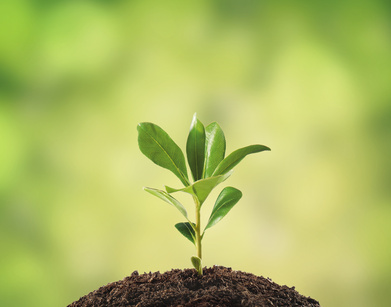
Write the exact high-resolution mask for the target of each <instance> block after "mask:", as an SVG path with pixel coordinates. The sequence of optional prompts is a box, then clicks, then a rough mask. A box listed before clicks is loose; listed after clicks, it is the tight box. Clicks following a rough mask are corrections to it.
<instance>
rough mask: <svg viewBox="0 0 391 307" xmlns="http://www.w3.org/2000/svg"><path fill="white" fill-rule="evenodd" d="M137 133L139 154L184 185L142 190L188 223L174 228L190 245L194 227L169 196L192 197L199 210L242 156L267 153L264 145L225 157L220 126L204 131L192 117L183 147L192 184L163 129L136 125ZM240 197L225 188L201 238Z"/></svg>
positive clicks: (184, 211)
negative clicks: (155, 197)
mask: <svg viewBox="0 0 391 307" xmlns="http://www.w3.org/2000/svg"><path fill="white" fill-rule="evenodd" d="M137 130H138V144H139V148H140V150H141V152H142V153H143V154H144V155H145V156H146V157H148V158H149V159H150V160H152V161H153V162H154V163H155V164H157V165H159V166H161V167H163V168H166V169H168V170H170V171H171V172H173V173H174V174H175V175H176V176H177V177H178V178H179V180H180V181H181V182H182V184H183V185H184V187H183V188H179V189H176V188H171V187H168V186H165V191H163V190H158V189H153V188H144V189H145V190H146V191H147V192H149V193H151V194H152V195H155V196H157V197H158V198H160V199H162V200H163V201H165V202H167V203H169V204H171V205H173V206H174V207H176V208H177V209H178V210H179V211H180V213H181V214H182V215H183V216H184V217H185V218H186V220H187V222H185V223H178V224H176V225H175V227H176V228H177V229H178V231H179V232H180V233H181V234H182V235H184V236H185V237H186V238H187V239H189V240H190V241H191V242H192V243H193V244H196V234H195V229H196V228H195V227H196V225H195V224H194V223H192V222H191V221H190V220H189V218H188V215H187V211H186V209H185V207H184V206H183V205H182V204H181V203H180V202H179V201H178V200H177V199H175V198H174V197H173V196H172V195H171V193H174V192H178V191H182V192H186V193H189V194H191V195H192V196H193V198H194V200H195V202H196V206H197V210H200V208H201V206H202V204H203V203H204V201H205V200H206V198H207V197H208V195H209V194H210V192H211V191H212V190H213V189H214V188H215V187H216V186H217V185H218V184H220V183H222V182H223V181H225V180H226V179H227V178H228V177H229V176H230V175H231V173H232V169H233V168H234V167H235V166H236V165H237V164H238V163H239V162H240V161H241V160H242V159H243V158H244V157H245V156H247V155H249V154H252V153H257V152H261V151H265V150H270V148H268V147H266V146H264V145H250V146H246V147H243V148H240V149H238V150H235V151H234V152H232V153H231V154H230V155H228V156H227V157H225V148H226V142H225V137H224V133H223V131H222V129H221V128H220V126H219V125H218V124H217V123H216V122H213V123H211V124H209V125H208V126H207V127H204V125H203V124H202V123H201V122H200V121H199V120H198V119H197V116H196V114H194V117H193V121H192V123H191V126H190V131H189V135H188V138H187V144H186V154H187V161H188V164H189V166H190V170H191V174H192V177H193V183H191V182H190V180H189V177H188V174H187V168H186V162H185V157H184V154H183V152H182V150H181V149H180V148H179V146H178V145H177V144H176V143H175V142H174V141H173V140H172V139H171V138H170V136H169V135H168V134H167V133H166V132H165V131H164V130H163V129H162V128H160V127H159V126H157V125H155V124H153V123H149V122H143V123H140V124H139V125H138V127H137ZM241 197H242V193H241V192H240V191H239V190H238V189H236V188H233V187H226V188H224V189H223V190H222V192H221V193H220V195H219V196H218V198H217V200H216V202H215V205H214V207H213V210H212V213H211V215H210V217H209V220H208V223H207V225H206V227H205V229H204V231H203V233H202V236H201V238H202V237H203V235H204V232H205V230H206V229H208V228H210V227H212V226H213V225H215V224H216V223H217V222H219V221H220V220H221V219H222V218H223V217H224V216H225V215H226V214H227V213H228V212H229V211H230V210H231V209H232V207H233V206H234V205H235V204H236V203H237V202H238V201H239V199H240V198H241Z"/></svg>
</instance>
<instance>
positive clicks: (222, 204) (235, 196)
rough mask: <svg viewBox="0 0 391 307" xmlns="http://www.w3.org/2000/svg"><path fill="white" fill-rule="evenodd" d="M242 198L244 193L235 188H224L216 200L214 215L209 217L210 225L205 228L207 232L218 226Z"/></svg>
mask: <svg viewBox="0 0 391 307" xmlns="http://www.w3.org/2000/svg"><path fill="white" fill-rule="evenodd" d="M241 197H242V192H240V191H239V190H238V189H235V188H233V187H226V188H224V189H223V190H222V191H221V193H220V195H219V197H218V198H217V200H216V203H215V205H214V207H213V210H212V213H211V215H210V217H209V221H208V224H207V225H206V227H205V230H206V229H208V228H210V227H212V226H214V225H215V224H217V223H218V222H219V221H220V220H221V219H222V218H223V217H224V216H226V215H227V213H228V212H229V211H230V210H231V209H232V207H233V206H235V205H236V203H237V202H238V201H239V199H240V198H241ZM205 230H204V231H205Z"/></svg>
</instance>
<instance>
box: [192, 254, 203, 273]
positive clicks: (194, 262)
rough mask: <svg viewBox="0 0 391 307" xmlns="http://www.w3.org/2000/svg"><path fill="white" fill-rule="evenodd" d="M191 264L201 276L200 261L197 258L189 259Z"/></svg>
mask: <svg viewBox="0 0 391 307" xmlns="http://www.w3.org/2000/svg"><path fill="white" fill-rule="evenodd" d="M190 260H191V263H192V264H193V266H194V268H195V269H196V271H197V272H198V274H199V275H202V261H201V259H200V258H199V257H197V256H193V257H191V258H190Z"/></svg>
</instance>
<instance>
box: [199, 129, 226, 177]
mask: <svg viewBox="0 0 391 307" xmlns="http://www.w3.org/2000/svg"><path fill="white" fill-rule="evenodd" d="M205 135H206V142H205V164H204V178H208V177H211V176H212V174H213V172H214V170H215V169H216V167H217V165H219V163H220V162H221V161H222V160H223V159H224V155H225V137H224V132H223V130H222V129H221V128H220V126H219V125H218V124H217V123H216V122H214V123H211V124H209V125H208V126H206V128H205Z"/></svg>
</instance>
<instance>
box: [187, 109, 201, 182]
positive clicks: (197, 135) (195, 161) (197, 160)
mask: <svg viewBox="0 0 391 307" xmlns="http://www.w3.org/2000/svg"><path fill="white" fill-rule="evenodd" d="M186 153H187V161H188V162H189V166H190V170H191V173H192V175H193V179H194V181H197V180H199V179H201V178H202V172H203V170H204V157H205V128H204V125H203V124H202V123H201V122H200V121H199V120H198V119H197V115H196V114H194V116H193V121H192V123H191V126H190V131H189V136H188V138H187V143H186Z"/></svg>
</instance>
